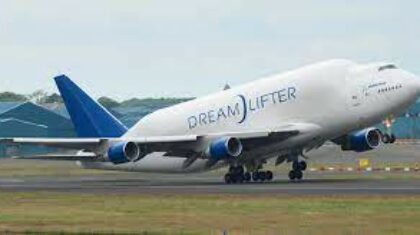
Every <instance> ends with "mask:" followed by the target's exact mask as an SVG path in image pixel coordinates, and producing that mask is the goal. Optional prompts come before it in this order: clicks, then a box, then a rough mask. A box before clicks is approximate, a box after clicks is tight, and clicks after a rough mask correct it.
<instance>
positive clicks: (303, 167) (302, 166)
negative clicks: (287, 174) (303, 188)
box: [299, 161, 308, 171]
mask: <svg viewBox="0 0 420 235" xmlns="http://www.w3.org/2000/svg"><path fill="white" fill-rule="evenodd" d="M307 167H308V165H307V164H306V162H305V161H300V162H299V170H301V171H305V170H306V168H307Z"/></svg>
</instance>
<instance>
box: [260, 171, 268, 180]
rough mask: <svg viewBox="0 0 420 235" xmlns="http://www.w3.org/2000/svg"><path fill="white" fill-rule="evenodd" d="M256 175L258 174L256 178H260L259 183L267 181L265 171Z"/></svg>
mask: <svg viewBox="0 0 420 235" xmlns="http://www.w3.org/2000/svg"><path fill="white" fill-rule="evenodd" d="M258 174H259V177H258V178H260V181H261V182H263V181H265V180H267V174H266V173H265V171H261V172H258Z"/></svg>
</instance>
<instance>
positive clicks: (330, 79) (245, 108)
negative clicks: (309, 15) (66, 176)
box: [82, 60, 420, 172]
mask: <svg viewBox="0 0 420 235" xmlns="http://www.w3.org/2000/svg"><path fill="white" fill-rule="evenodd" d="M383 65H386V64H368V65H360V64H356V63H353V62H351V61H348V60H331V61H326V62H322V63H317V64H314V65H310V66H306V67H303V68H300V69H297V70H293V71H290V72H286V73H282V74H279V75H275V76H272V77H268V78H263V79H259V80H256V81H254V82H250V83H248V84H245V85H242V86H238V87H235V88H232V89H229V90H224V91H220V92H217V93H214V94H211V95H208V96H205V97H202V98H197V99H194V100H192V101H189V102H185V103H181V104H178V105H175V106H172V107H169V108H165V109H161V110H158V111H156V112H154V113H152V114H150V115H147V116H146V117H144V118H143V119H142V120H140V121H139V122H138V123H137V124H136V125H135V126H134V127H132V128H131V129H130V130H129V131H128V132H127V133H126V134H125V135H124V136H125V137H137V136H171V135H188V134H195V135H206V134H217V133H220V132H243V131H247V130H264V129H268V130H274V129H276V127H278V126H280V125H282V124H284V123H312V124H316V125H318V126H319V127H320V128H319V131H317V132H316V133H311V134H310V135H306V136H305V135H299V136H297V137H296V138H290V139H288V140H286V141H282V142H279V143H276V144H274V145H269V146H260V147H257V148H256V149H255V150H252V151H250V152H248V153H246V154H245V155H246V156H245V157H248V158H262V159H266V158H270V157H274V156H276V155H277V154H278V152H279V151H282V150H286V149H293V148H296V147H298V146H303V145H305V143H307V142H308V141H311V140H313V139H314V138H320V139H322V140H330V139H333V138H336V137H338V136H341V135H344V134H346V133H348V132H350V131H354V130H357V129H361V128H364V127H368V126H371V125H374V124H376V123H379V122H381V121H382V120H384V119H385V118H387V117H389V116H391V115H399V114H401V113H402V112H403V111H404V110H406V109H407V108H408V106H409V105H411V104H412V103H413V102H415V100H416V99H417V97H418V95H419V92H420V81H419V80H418V79H417V78H416V77H415V76H414V75H412V74H410V73H408V72H405V71H403V70H401V69H384V70H381V71H379V70H378V68H379V67H380V66H383ZM184 160H185V158H184V157H182V156H180V157H177V156H170V157H168V156H162V154H161V153H153V154H150V155H148V156H146V157H145V158H144V159H142V160H140V161H138V162H136V163H126V164H121V165H113V164H112V163H82V164H83V166H84V167H88V168H103V169H115V170H132V171H151V172H196V171H201V170H208V169H209V168H206V167H205V163H206V161H205V160H197V161H195V162H194V163H193V164H192V165H191V166H190V167H188V168H187V169H184V168H183V167H182V165H183V162H184ZM221 165H223V164H217V165H215V166H214V167H218V166H221ZM214 167H213V168H214ZM213 168H211V169H213Z"/></svg>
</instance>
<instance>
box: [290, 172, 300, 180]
mask: <svg viewBox="0 0 420 235" xmlns="http://www.w3.org/2000/svg"><path fill="white" fill-rule="evenodd" d="M302 177H303V173H302V171H299V170H298V171H295V170H291V171H290V172H289V179H290V180H295V179H296V180H301V179H302Z"/></svg>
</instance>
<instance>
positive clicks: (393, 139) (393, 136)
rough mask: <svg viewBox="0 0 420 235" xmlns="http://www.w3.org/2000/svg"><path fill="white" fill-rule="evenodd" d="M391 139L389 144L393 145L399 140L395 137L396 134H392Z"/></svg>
mask: <svg viewBox="0 0 420 235" xmlns="http://www.w3.org/2000/svg"><path fill="white" fill-rule="evenodd" d="M390 137H391V139H390V140H389V142H390V143H391V144H393V143H395V141H396V140H397V137H395V135H394V134H391V136H390Z"/></svg>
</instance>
